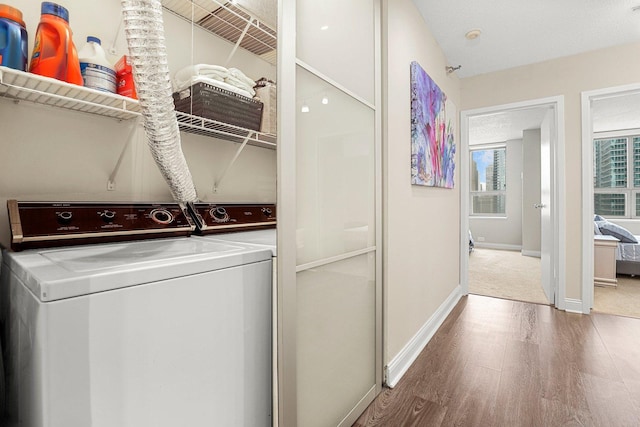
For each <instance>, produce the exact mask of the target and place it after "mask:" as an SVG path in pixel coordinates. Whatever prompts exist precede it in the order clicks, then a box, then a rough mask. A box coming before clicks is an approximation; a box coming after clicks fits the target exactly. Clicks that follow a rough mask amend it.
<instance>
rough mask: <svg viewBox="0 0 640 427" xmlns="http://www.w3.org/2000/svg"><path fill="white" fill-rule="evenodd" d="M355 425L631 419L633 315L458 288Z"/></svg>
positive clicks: (638, 358)
mask: <svg viewBox="0 0 640 427" xmlns="http://www.w3.org/2000/svg"><path fill="white" fill-rule="evenodd" d="M354 426H357V427H363V426H394V427H400V426H403V427H404V426H509V427H511V426H545V427H546V426H640V319H632V318H627V317H618V316H612V315H608V314H597V313H596V314H592V315H590V316H585V315H580V314H572V313H566V312H564V311H560V310H556V309H554V308H552V307H551V306H546V305H537V304H529V303H522V302H517V301H509V300H502V299H496V298H489V297H482V296H474V295H470V296H468V297H463V298H462V300H461V301H460V302H459V303H458V305H457V306H456V308H455V309H454V310H453V312H452V313H451V314H450V315H449V317H448V318H447V320H446V321H445V322H444V324H443V325H442V327H441V328H440V329H439V331H438V332H437V333H436V334H435V335H434V337H433V338H432V339H431V341H430V342H429V344H428V345H427V347H426V348H425V349H424V350H423V351H422V353H421V354H420V356H419V357H418V359H417V360H416V361H415V362H414V364H413V365H412V367H411V368H410V369H409V371H407V373H406V374H405V375H404V377H403V378H402V380H401V381H400V382H399V384H398V385H397V386H396V387H395V388H393V389H387V388H385V389H383V391H382V393H381V394H380V395H379V396H378V397H377V398H376V400H375V401H374V402H373V403H372V404H371V405H370V406H369V408H367V410H366V411H365V412H364V413H363V414H362V416H361V417H360V418H359V419H358V421H357V422H356V423H355V424H354Z"/></svg>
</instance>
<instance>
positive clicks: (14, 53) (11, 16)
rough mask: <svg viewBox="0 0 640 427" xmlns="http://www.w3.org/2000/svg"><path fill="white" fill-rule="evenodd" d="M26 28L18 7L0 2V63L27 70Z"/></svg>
mask: <svg viewBox="0 0 640 427" xmlns="http://www.w3.org/2000/svg"><path fill="white" fill-rule="evenodd" d="M27 43H28V38H27V29H26V27H25V25H24V21H23V20H22V12H21V11H19V10H18V9H16V8H14V7H11V6H8V5H6V4H0V65H3V66H5V67H10V68H15V69H16V70H21V71H26V70H27V52H28V48H27Z"/></svg>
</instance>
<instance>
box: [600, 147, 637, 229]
mask: <svg viewBox="0 0 640 427" xmlns="http://www.w3.org/2000/svg"><path fill="white" fill-rule="evenodd" d="M593 192H594V194H593V202H594V212H595V213H596V214H598V215H601V216H604V217H617V218H637V217H640V197H639V196H638V193H639V192H640V136H633V135H632V136H621V137H615V138H598V139H594V141H593Z"/></svg>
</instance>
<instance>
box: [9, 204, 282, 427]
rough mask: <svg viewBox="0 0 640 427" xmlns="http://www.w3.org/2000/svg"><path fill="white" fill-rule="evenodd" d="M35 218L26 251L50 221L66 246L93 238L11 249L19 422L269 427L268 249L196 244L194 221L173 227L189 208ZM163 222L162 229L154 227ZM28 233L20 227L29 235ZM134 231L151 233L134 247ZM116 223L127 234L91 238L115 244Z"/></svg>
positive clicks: (12, 389) (14, 403)
mask: <svg viewBox="0 0 640 427" xmlns="http://www.w3.org/2000/svg"><path fill="white" fill-rule="evenodd" d="M56 205H58V204H56ZM24 208H25V209H23V211H24V212H27V211H28V209H27V206H26V205H25V206H24ZM31 208H32V209H33V207H31ZM62 212H66V214H64V215H62V217H61V215H60V214H61V213H62ZM105 212H109V215H108V217H109V218H104V213H105ZM111 213H113V218H112V214H111ZM27 216H28V215H26V214H25V215H21V217H22V218H25V217H27ZM34 217H36V218H38V217H39V218H40V221H39V222H40V225H39V226H38V227H40V229H38V230H40V231H38V233H40V234H37V235H35V234H32V233H23V234H22V236H20V238H21V239H22V244H23V245H24V244H25V243H27V244H28V245H36V243H33V242H37V240H38V239H37V238H36V237H37V236H42V235H43V234H42V233H41V229H42V228H43V227H44V226H43V225H42V222H47V221H48V220H49V219H51V218H54V219H55V227H56V230H57V232H60V234H61V235H60V236H58V237H59V239H58V242H67V243H78V242H80V243H85V244H80V245H75V246H69V247H49V248H34V249H28V250H24V251H20V252H17V251H5V253H4V256H3V266H2V290H3V295H2V296H3V301H4V303H3V316H2V320H3V322H4V323H5V325H6V326H4V327H3V331H5V333H4V335H5V340H6V342H7V345H8V350H7V351H6V353H7V358H6V365H7V366H6V370H7V384H8V394H7V406H8V410H9V415H10V417H9V419H10V422H12V423H14V424H15V425H19V426H26V427H112V426H119V427H120V426H121V427H140V426H167V427H169V426H172V427H173V426H177V425H184V426H205V425H211V426H214V425H215V426H217V425H220V426H271V424H272V397H271V390H272V381H271V374H272V370H271V368H272V354H271V352H272V335H271V329H272V328H271V322H272V311H271V307H272V301H271V293H272V288H271V272H272V252H271V251H270V250H269V249H267V248H261V247H258V246H256V245H250V244H242V243H238V242H225V241H208V240H205V239H196V238H192V237H189V235H190V234H191V231H192V228H190V229H189V232H187V233H186V234H184V235H182V236H181V237H176V236H175V234H176V233H178V232H179V230H178V229H180V228H185V229H186V227H178V226H177V222H178V219H180V220H183V218H182V217H181V214H180V209H179V207H178V208H175V207H172V208H165V207H163V206H144V207H142V208H136V207H133V208H132V209H130V210H129V214H127V210H126V209H124V208H123V209H120V208H113V207H112V206H97V205H96V206H90V207H89V208H86V206H85V207H83V208H82V209H80V208H77V209H76V207H74V206H73V205H72V204H65V205H64V206H47V207H46V209H40V212H39V213H38V214H37V215H34ZM80 218H84V220H83V221H80ZM87 218H93V219H92V220H91V221H89V220H87ZM114 218H115V219H114ZM45 220H47V221H45ZM12 222H13V219H12ZM89 222H92V224H93V225H86V224H85V223H89ZM145 222H148V223H149V224H148V225H144V224H143V225H140V223H145ZM187 222H188V221H187ZM158 223H163V224H161V225H162V227H161V228H158V230H165V231H162V232H157V233H155V232H153V229H154V227H156V225H158ZM52 224H53V222H52ZM172 224H173V225H174V227H173V231H167V230H168V229H170V228H172ZM104 225H110V226H109V227H107V228H104ZM13 227H14V224H12V229H13ZM31 227H32V225H31V224H25V223H22V224H21V229H22V231H23V232H24V231H25V230H28V229H31ZM127 228H130V229H131V232H132V235H131V236H130V238H132V239H133V238H140V237H141V235H142V234H144V235H145V236H144V237H145V238H146V239H145V240H142V241H127V240H126V238H127V237H126V236H127V232H126V229H127ZM142 229H148V230H151V231H150V232H148V233H147V234H145V233H143V232H140V231H139V230H142ZM87 230H89V231H87ZM96 230H98V231H96ZM100 230H101V231H100ZM107 230H115V231H116V232H117V233H118V235H117V236H115V239H116V240H119V241H116V242H108V243H95V241H96V239H103V241H104V239H107V240H108V236H109V232H108V231H107ZM136 230H138V231H137V232H136ZM64 232H67V233H75V235H76V237H75V238H69V237H68V236H67V235H66V234H65V233H64ZM93 233H102V234H103V235H102V236H97V235H95V234H94V235H92V234H93ZM54 234H55V233H54ZM160 235H171V236H173V237H167V238H159V236H160ZM82 236H84V237H82ZM65 238H66V240H65ZM41 239H44V238H43V237H41ZM83 239H84V240H83ZM87 242H92V244H86V243H87ZM44 245H45V246H55V242H53V241H52V242H46V243H45V244H44ZM18 249H20V248H18Z"/></svg>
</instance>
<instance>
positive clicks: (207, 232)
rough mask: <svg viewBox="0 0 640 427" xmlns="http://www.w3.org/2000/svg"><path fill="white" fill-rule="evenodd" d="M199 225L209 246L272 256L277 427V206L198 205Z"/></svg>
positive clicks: (193, 209)
mask: <svg viewBox="0 0 640 427" xmlns="http://www.w3.org/2000/svg"><path fill="white" fill-rule="evenodd" d="M189 208H190V211H191V215H192V217H193V219H194V222H195V225H196V231H195V232H196V234H197V235H196V236H195V237H193V238H194V239H197V238H201V239H205V240H206V241H209V242H218V243H223V242H233V243H241V244H249V245H253V246H255V247H257V248H266V249H268V250H269V251H271V254H272V257H273V258H272V260H273V262H272V272H271V274H272V283H273V284H274V285H273V287H272V295H271V298H272V301H273V305H272V311H271V313H272V324H273V325H274V327H273V330H272V361H273V366H272V371H273V375H272V386H273V388H272V398H273V407H272V411H273V418H274V424H273V425H274V427H275V426H277V425H278V424H277V420H278V366H277V361H278V355H277V348H278V329H277V327H276V325H277V324H278V321H277V319H278V314H277V312H278V307H277V301H278V295H277V287H276V286H275V284H276V283H277V274H276V273H277V269H276V266H277V262H276V261H277V258H276V257H277V244H276V243H277V242H276V240H277V239H276V223H277V218H276V217H277V215H276V206H275V205H274V204H224V203H222V204H221V203H197V204H192V205H190V206H189Z"/></svg>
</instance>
